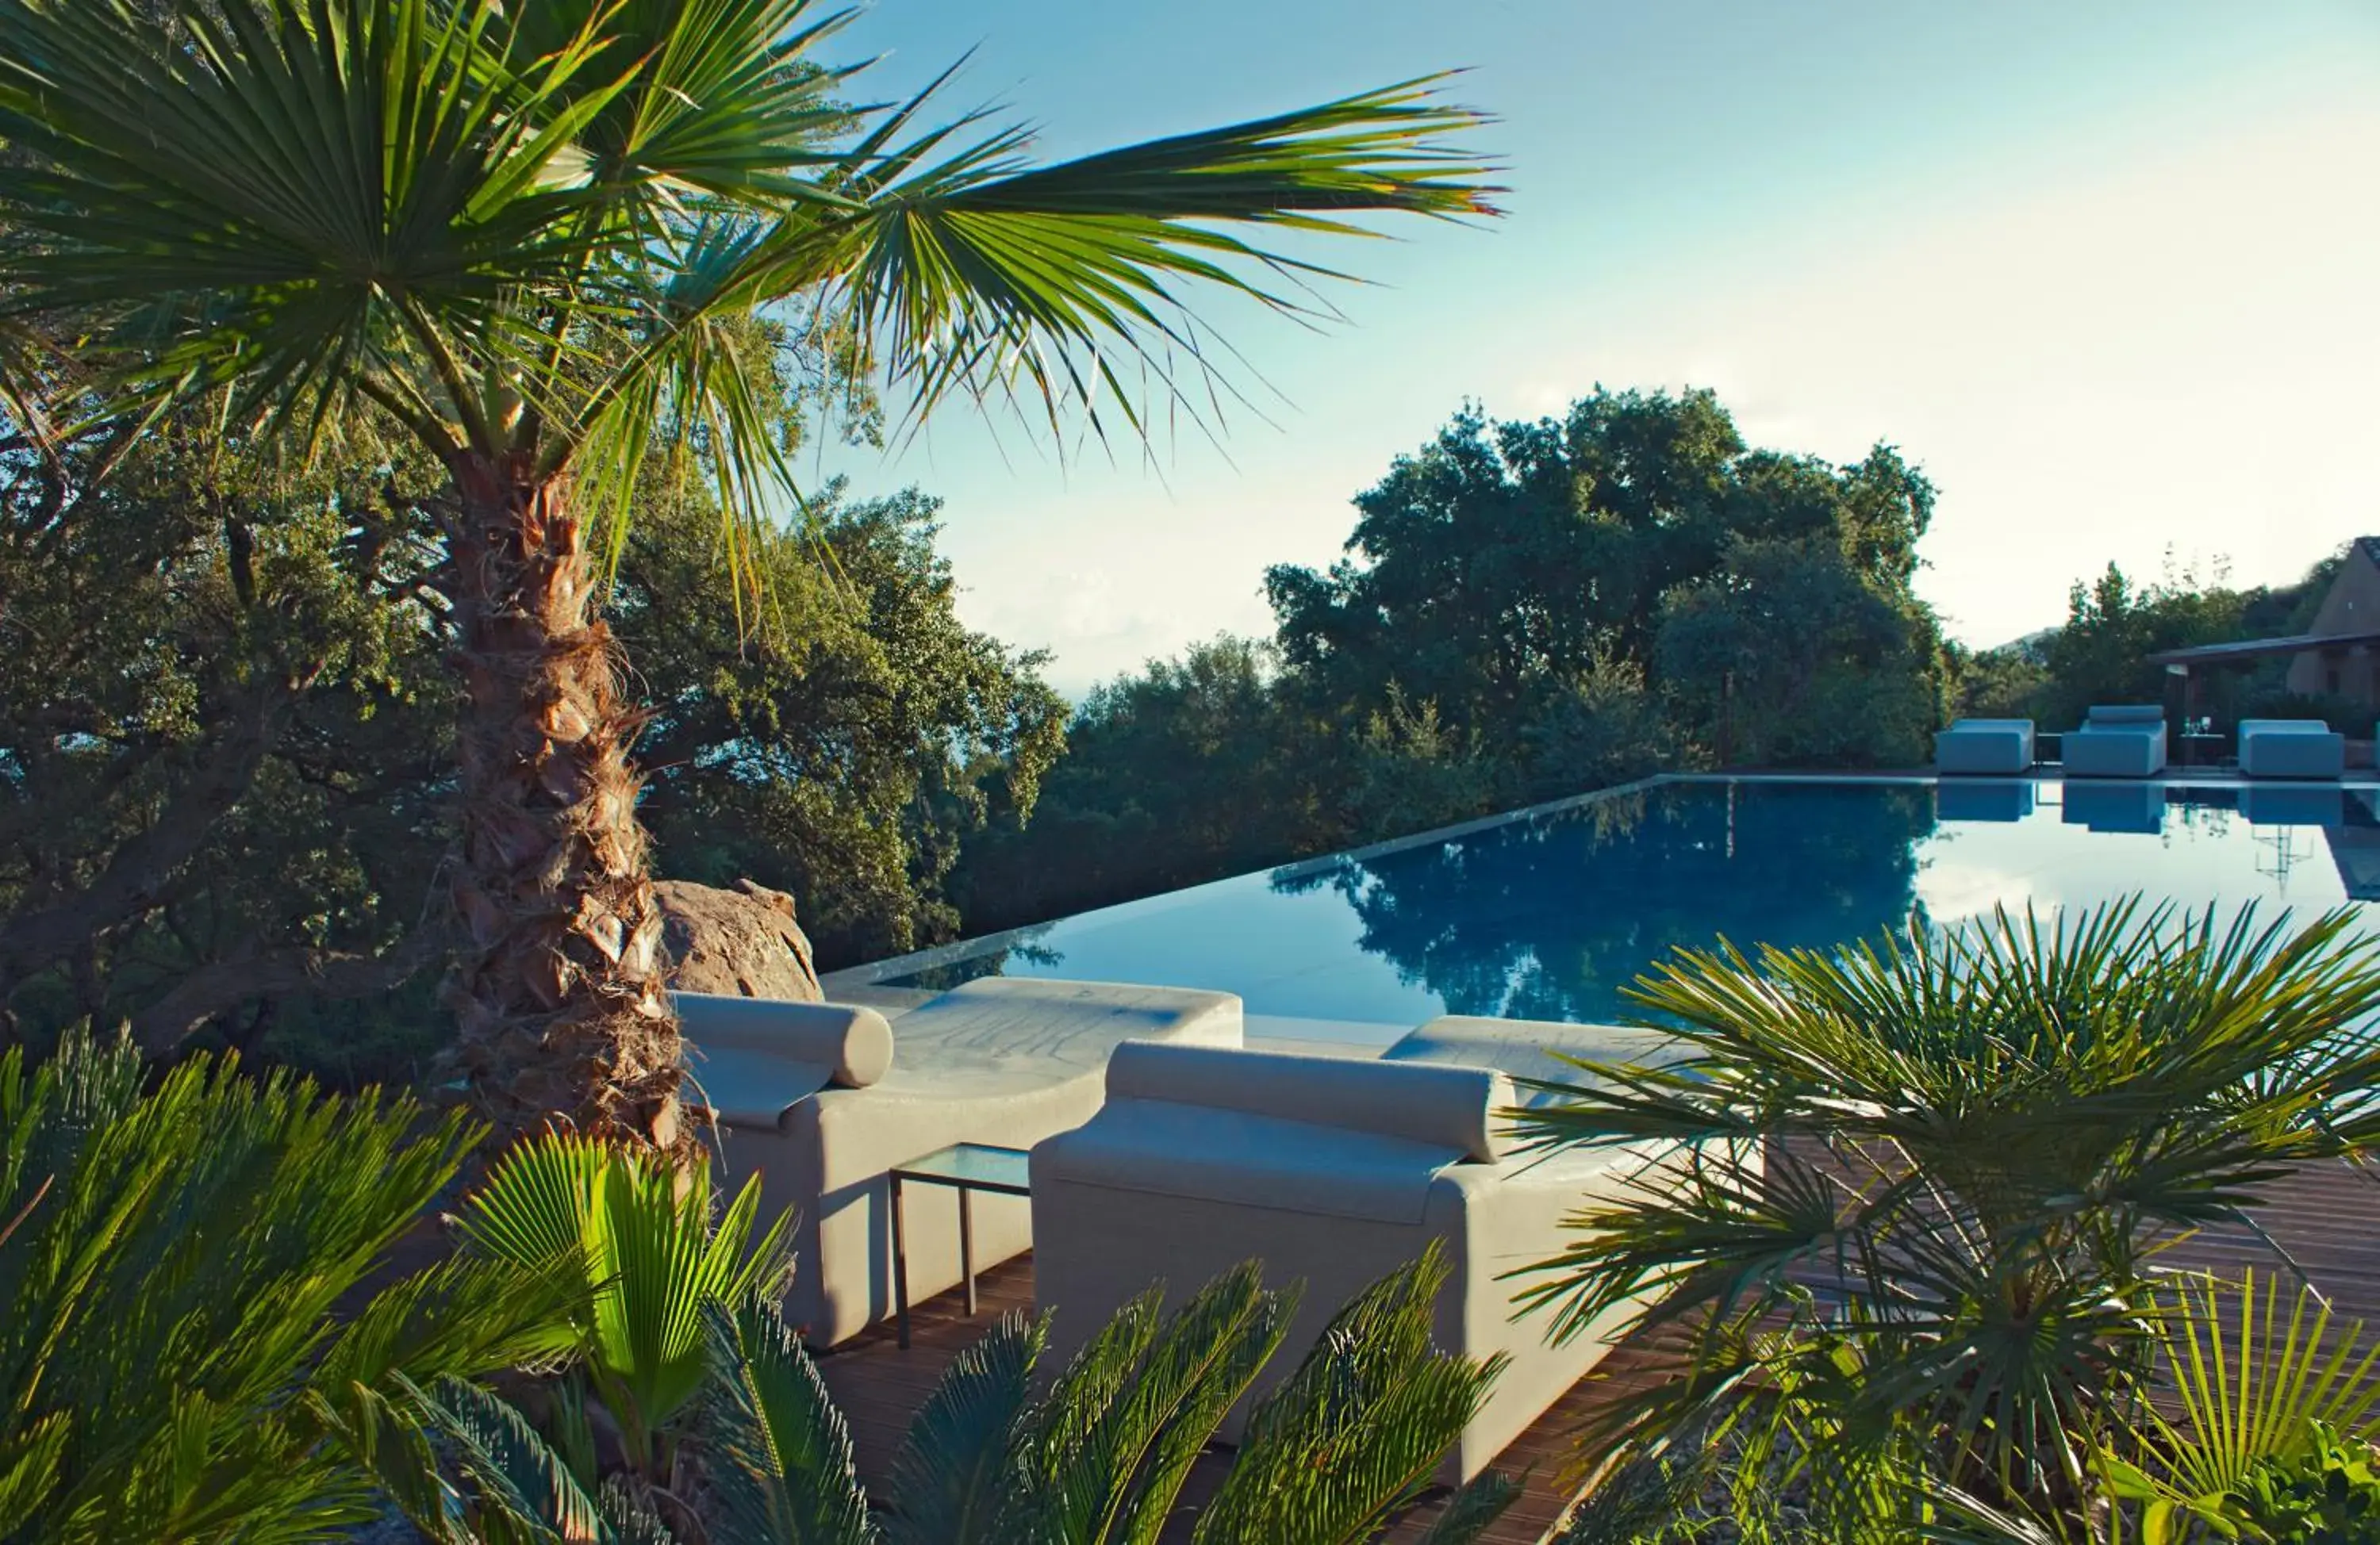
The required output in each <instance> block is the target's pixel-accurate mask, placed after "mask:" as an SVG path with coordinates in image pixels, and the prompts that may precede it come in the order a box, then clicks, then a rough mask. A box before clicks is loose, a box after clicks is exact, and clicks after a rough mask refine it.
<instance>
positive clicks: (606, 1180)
mask: <svg viewBox="0 0 2380 1545" xmlns="http://www.w3.org/2000/svg"><path fill="white" fill-rule="evenodd" d="M759 1207H760V1185H759V1178H758V1177H754V1178H753V1179H752V1180H750V1181H749V1182H747V1184H746V1185H745V1187H744V1189H743V1190H742V1191H741V1192H739V1193H738V1194H737V1195H736V1197H735V1200H734V1201H731V1202H730V1203H729V1204H728V1205H727V1207H726V1209H725V1211H724V1212H723V1213H721V1214H720V1215H719V1216H718V1217H717V1218H715V1219H714V1218H713V1216H712V1204H711V1194H710V1174H709V1172H708V1171H706V1170H693V1171H682V1170H680V1169H679V1168H678V1166H677V1165H674V1164H673V1163H671V1162H670V1161H669V1160H667V1159H665V1158H663V1157H662V1156H661V1155H658V1154H655V1153H649V1152H644V1151H637V1150H622V1149H620V1148H618V1147H617V1146H615V1145H611V1144H606V1143H602V1142H599V1141H592V1140H589V1139H586V1138H580V1137H569V1136H555V1137H549V1138H544V1139H540V1140H539V1141H535V1142H531V1143H527V1144H524V1145H522V1146H521V1147H519V1148H516V1149H515V1150H514V1151H513V1152H512V1153H509V1154H507V1155H506V1156H505V1158H504V1160H503V1162H502V1163H500V1164H498V1165H496V1167H495V1169H494V1170H493V1171H492V1173H491V1174H490V1175H489V1177H488V1178H487V1182H486V1184H485V1185H483V1186H481V1187H480V1189H478V1190H476V1191H475V1192H473V1193H472V1195H471V1197H470V1199H469V1201H468V1202H467V1203H466V1205H465V1207H464V1211H463V1226H464V1230H465V1233H466V1236H467V1237H468V1240H469V1242H470V1244H471V1247H472V1249H473V1250H474V1252H475V1253H477V1254H480V1255H482V1256H485V1257H487V1258H489V1259H492V1260H495V1261H505V1262H508V1263H510V1264H512V1265H513V1266H515V1267H516V1268H519V1269H521V1270H524V1271H535V1272H544V1273H561V1274H564V1275H565V1276H570V1277H574V1278H577V1280H578V1281H579V1283H580V1285H581V1288H582V1291H583V1292H584V1293H585V1295H586V1297H587V1302H588V1309H587V1314H586V1319H585V1321H584V1322H583V1325H582V1327H581V1332H580V1335H579V1337H578V1345H577V1348H576V1349H577V1350H578V1351H579V1352H581V1353H582V1354H583V1358H584V1362H583V1366H584V1368H585V1370H586V1373H587V1376H588V1378H589V1382H591V1383H592V1385H593V1386H594V1393H595V1394H596V1396H597V1397H598V1398H599V1399H600V1400H601V1402H602V1404H603V1406H604V1408H605V1410H606V1411H607V1412H608V1413H609V1416H610V1418H611V1419H612V1420H613V1421H614V1422H615V1423H617V1425H618V1428H619V1431H620V1442H621V1443H622V1446H623V1447H624V1449H625V1458H626V1461H627V1463H628V1464H629V1465H630V1467H632V1468H634V1469H635V1470H636V1471H637V1472H638V1473H640V1474H643V1475H646V1476H649V1477H651V1476H661V1475H666V1473H667V1472H668V1470H669V1469H670V1463H669V1460H670V1453H669V1451H670V1449H671V1447H672V1444H671V1442H670V1438H671V1433H672V1426H673V1423H674V1421H675V1419H676V1418H677V1417H678V1416H679V1414H680V1413H681V1412H683V1411H684V1410H685V1409H686V1406H688V1405H689V1403H691V1402H692V1401H693V1400H694V1398H695V1396H696V1395H697V1394H699V1393H701V1391H702V1389H703V1387H704V1385H705V1384H706V1383H707V1382H708V1381H709V1378H710V1368H711V1361H710V1330H709V1329H708V1327H707V1326H706V1323H705V1321H704V1315H705V1313H706V1311H707V1310H709V1309H710V1307H712V1306H714V1305H719V1304H741V1303H745V1302H747V1301H751V1300H757V1299H761V1298H776V1297H777V1296H779V1295H780V1294H782V1293H783V1287H784V1280H785V1276H786V1273H788V1272H790V1271H791V1270H792V1261H791V1256H790V1234H791V1228H792V1223H793V1217H792V1214H791V1213H783V1214H781V1215H780V1216H779V1217H778V1218H777V1220H776V1222H775V1223H774V1224H772V1225H771V1226H770V1227H769V1229H768V1230H767V1232H765V1233H764V1234H762V1235H761V1236H760V1237H759V1239H758V1240H757V1241H756V1240H755V1239H754V1238H753V1228H754V1226H755V1224H756V1223H757V1221H758V1218H759Z"/></svg>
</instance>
